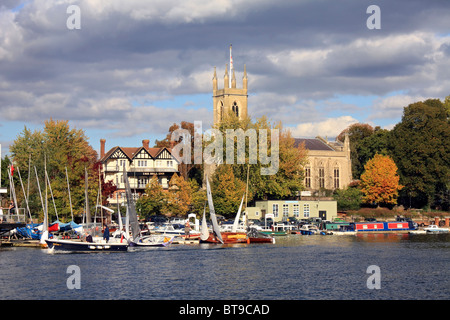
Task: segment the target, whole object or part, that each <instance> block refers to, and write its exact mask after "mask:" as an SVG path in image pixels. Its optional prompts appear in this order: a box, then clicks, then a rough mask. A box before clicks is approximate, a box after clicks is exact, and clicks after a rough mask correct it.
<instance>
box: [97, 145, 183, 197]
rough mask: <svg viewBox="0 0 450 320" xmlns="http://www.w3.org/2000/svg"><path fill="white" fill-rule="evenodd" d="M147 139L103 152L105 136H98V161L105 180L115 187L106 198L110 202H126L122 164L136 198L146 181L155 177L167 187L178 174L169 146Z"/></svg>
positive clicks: (141, 191) (143, 189)
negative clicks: (139, 144)
mask: <svg viewBox="0 0 450 320" xmlns="http://www.w3.org/2000/svg"><path fill="white" fill-rule="evenodd" d="M149 142H150V141H149V140H142V146H140V147H120V146H116V147H114V148H111V149H110V150H109V151H108V152H106V153H105V144H106V140H105V139H101V140H100V162H101V164H102V173H103V178H104V181H112V182H113V183H114V184H115V185H116V186H117V191H115V192H114V194H113V195H112V196H111V197H110V198H109V199H108V202H109V203H110V204H111V205H114V204H117V202H119V203H120V204H124V203H126V197H125V181H124V177H123V167H124V166H125V169H126V172H127V175H128V179H129V182H130V187H131V190H132V192H133V196H134V197H135V199H136V200H137V199H138V198H139V196H140V195H142V194H143V193H144V192H145V188H146V187H147V184H148V183H149V182H150V180H151V179H152V178H153V177H157V179H158V182H159V183H160V184H161V186H162V187H163V189H166V190H167V189H168V188H169V181H170V179H171V178H172V176H173V175H174V174H175V173H176V174H179V171H178V164H179V161H178V160H177V159H176V158H175V157H174V156H173V155H172V150H171V149H170V148H150V147H149Z"/></svg>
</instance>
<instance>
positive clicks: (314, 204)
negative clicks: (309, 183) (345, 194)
mask: <svg viewBox="0 0 450 320" xmlns="http://www.w3.org/2000/svg"><path fill="white" fill-rule="evenodd" d="M246 212H247V218H248V219H256V220H260V219H264V218H265V217H266V216H267V214H273V220H274V222H279V221H287V220H288V219H289V218H295V219H297V220H300V219H308V218H321V219H322V220H329V221H332V220H333V219H335V218H336V217H337V202H336V201H334V200H328V199H327V200H324V199H319V198H317V199H314V198H312V197H311V198H308V199H306V200H303V199H302V200H264V201H255V206H254V207H248V208H247V209H246Z"/></svg>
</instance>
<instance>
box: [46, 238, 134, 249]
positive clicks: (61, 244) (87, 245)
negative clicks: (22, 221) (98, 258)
mask: <svg viewBox="0 0 450 320" xmlns="http://www.w3.org/2000/svg"><path fill="white" fill-rule="evenodd" d="M45 242H46V243H47V246H48V248H49V249H51V250H54V251H69V252H120V251H127V249H128V244H126V243H95V242H82V241H70V240H45Z"/></svg>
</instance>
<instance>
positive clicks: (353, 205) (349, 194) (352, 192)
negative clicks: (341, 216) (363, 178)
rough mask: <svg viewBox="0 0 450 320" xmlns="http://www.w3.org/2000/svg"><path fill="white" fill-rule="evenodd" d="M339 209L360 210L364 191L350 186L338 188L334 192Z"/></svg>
mask: <svg viewBox="0 0 450 320" xmlns="http://www.w3.org/2000/svg"><path fill="white" fill-rule="evenodd" d="M333 198H334V200H336V202H337V208H338V210H343V211H347V210H358V209H359V208H360V207H361V203H362V192H361V190H360V189H359V188H353V187H348V188H345V189H336V190H334V194H333Z"/></svg>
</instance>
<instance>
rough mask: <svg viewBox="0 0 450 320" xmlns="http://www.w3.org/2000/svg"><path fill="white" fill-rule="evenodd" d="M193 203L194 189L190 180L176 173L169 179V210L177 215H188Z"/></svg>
mask: <svg viewBox="0 0 450 320" xmlns="http://www.w3.org/2000/svg"><path fill="white" fill-rule="evenodd" d="M191 204H192V190H191V185H190V184H189V181H186V180H184V178H183V177H181V176H178V174H176V173H175V174H174V175H173V176H172V178H171V179H170V181H169V191H168V192H167V211H168V212H170V213H171V214H173V215H175V216H182V217H184V216H187V214H188V213H189V209H190V208H191Z"/></svg>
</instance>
